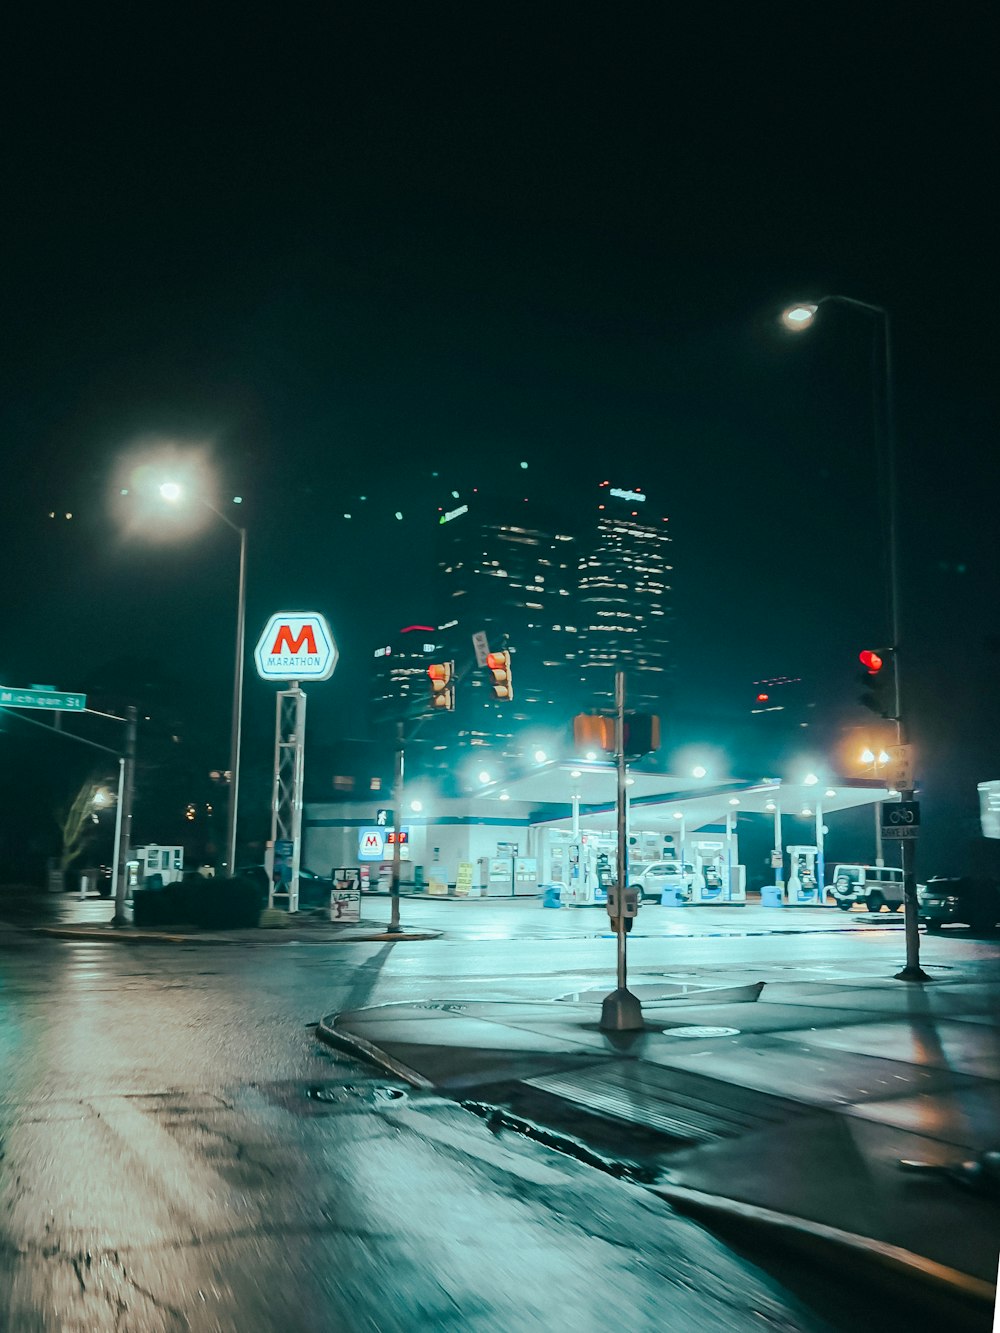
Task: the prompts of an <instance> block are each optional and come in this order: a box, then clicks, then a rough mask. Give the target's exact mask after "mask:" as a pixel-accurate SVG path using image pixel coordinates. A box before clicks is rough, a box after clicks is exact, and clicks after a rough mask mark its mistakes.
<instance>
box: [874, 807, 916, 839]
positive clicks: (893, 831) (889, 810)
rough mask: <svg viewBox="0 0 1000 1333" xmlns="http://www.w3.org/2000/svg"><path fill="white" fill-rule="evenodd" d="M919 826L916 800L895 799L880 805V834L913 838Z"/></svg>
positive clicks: (890, 836) (887, 836)
mask: <svg viewBox="0 0 1000 1333" xmlns="http://www.w3.org/2000/svg"><path fill="white" fill-rule="evenodd" d="M919 828H920V805H919V803H918V802H917V801H897V802H896V803H895V804H893V805H883V807H882V835H883V837H886V838H915V837H916V836H917V831H918V830H919Z"/></svg>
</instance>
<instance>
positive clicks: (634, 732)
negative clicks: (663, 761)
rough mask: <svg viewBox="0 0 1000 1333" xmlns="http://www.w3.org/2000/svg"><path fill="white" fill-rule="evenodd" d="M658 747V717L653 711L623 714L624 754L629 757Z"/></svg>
mask: <svg viewBox="0 0 1000 1333" xmlns="http://www.w3.org/2000/svg"><path fill="white" fill-rule="evenodd" d="M659 748H660V719H659V718H658V717H657V716H656V714H655V713H626V714H625V754H626V755H627V756H628V758H629V759H638V758H639V757H640V755H644V754H650V753H651V752H652V751H653V750H658V749H659Z"/></svg>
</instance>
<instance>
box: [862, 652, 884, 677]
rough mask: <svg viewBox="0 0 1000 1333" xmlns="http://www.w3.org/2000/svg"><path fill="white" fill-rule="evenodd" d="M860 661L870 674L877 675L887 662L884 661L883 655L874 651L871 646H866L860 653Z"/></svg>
mask: <svg viewBox="0 0 1000 1333" xmlns="http://www.w3.org/2000/svg"><path fill="white" fill-rule="evenodd" d="M858 661H859V662H860V663H861V665H862V666H863V667H864V668H865V670H866V671H867V672H868V674H869V675H870V676H877V675H878V673H879V672H880V671H881V670H882V668H883V667H884V666H885V663H884V662H883V661H882V659H881V657H879V655H878V653H873V652H872V650H871V649H870V648H866V649H865V650H864V652H862V653H858Z"/></svg>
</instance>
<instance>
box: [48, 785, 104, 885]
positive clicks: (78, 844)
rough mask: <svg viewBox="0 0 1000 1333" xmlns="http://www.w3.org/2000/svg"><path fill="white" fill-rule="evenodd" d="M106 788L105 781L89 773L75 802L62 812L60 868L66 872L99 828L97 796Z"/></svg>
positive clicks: (60, 819) (74, 799) (60, 823)
mask: <svg viewBox="0 0 1000 1333" xmlns="http://www.w3.org/2000/svg"><path fill="white" fill-rule="evenodd" d="M104 790H105V784H104V782H103V781H102V780H101V779H100V778H98V777H96V776H95V774H93V773H91V774H89V775H88V776H87V777H86V778H85V779H84V780H83V782H82V783H81V784H80V790H79V791H78V792H77V794H76V796H75V797H74V798H73V804H72V805H71V806H70V807H69V810H68V811H67V812H66V813H65V814H60V817H59V827H60V829H61V830H62V854H61V855H60V858H59V865H60V869H61V870H62V871H63V873H65V872H66V871H67V870H68V869H69V868H70V866H71V865H72V864H73V862H74V861H75V860H76V859H77V857H78V856H81V855H82V854H83V852H84V849H85V848H86V846H87V843H88V842H89V841H90V839H91V838H92V837H93V836H94V833H95V831H96V828H97V813H96V801H95V797H97V796H98V794H99V793H100V792H102V791H104Z"/></svg>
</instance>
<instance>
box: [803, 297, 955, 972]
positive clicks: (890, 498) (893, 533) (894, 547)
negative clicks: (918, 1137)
mask: <svg viewBox="0 0 1000 1333" xmlns="http://www.w3.org/2000/svg"><path fill="white" fill-rule="evenodd" d="M831 302H832V303H834V304H836V305H846V306H850V307H851V309H853V310H862V311H864V312H865V314H866V315H873V316H874V317H875V318H876V319H877V320H878V321H879V322H880V324H881V329H882V395H881V397H882V402H881V408H882V419H881V423H880V424H881V427H882V431H881V432H879V433H880V434H881V435H882V440H883V448H884V458H885V475H886V509H887V511H888V520H889V521H888V528H889V534H888V536H889V540H888V548H889V587H888V604H889V605H888V609H889V622H890V631H891V636H892V651H893V665H894V668H895V670H894V672H893V691H894V709H893V711H894V714H895V716H894V718H893V720H894V721H895V723H896V744H897V745H899V746H902V745H904V744H905V742H906V730H905V727H904V725H903V705H902V692H901V689H900V671H899V665H900V664H899V640H900V634H899V533H898V512H897V511H898V505H897V497H896V453H897V447H896V412H895V402H894V392H893V389H894V386H893V373H892V334H891V328H890V320H889V312H888V310H886V308H885V307H884V306H880V305H873V304H872V303H871V302H870V301H859V300H857V298H856V297H853V296H837V295H828V296H821V297H820V298H819V299H818V300H817V301H813V302H797V303H796V304H795V305H792V306H789V307H788V308H787V309H786V310H785V312H784V313H783V315H782V317H781V318H782V323H783V324H784V325H785V327H786V328H787V329H790V330H792V331H793V332H801V331H802V330H804V329H808V328H810V327H811V325H812V323H813V320H814V318H815V316H816V314H817V312H818V310H819V308H820V306H822V305H827V304H829V303H831ZM876 422H877V424H878V418H876ZM903 798H904V799H905V800H912V798H913V792H912V791H906V792H903ZM902 844H903V845H902V857H903V923H904V929H905V932H906V965H905V967H904V968H903V970H902V971H901V972H897V973H896V980H897V981H929V980H930V977H928V975H927V973H926V972H924V971H923V969H922V968H921V966H920V931H919V929H918V920H917V880H916V869H915V866H914V856H913V853H914V847H913V841H912V839H909V838H904V839H902Z"/></svg>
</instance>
